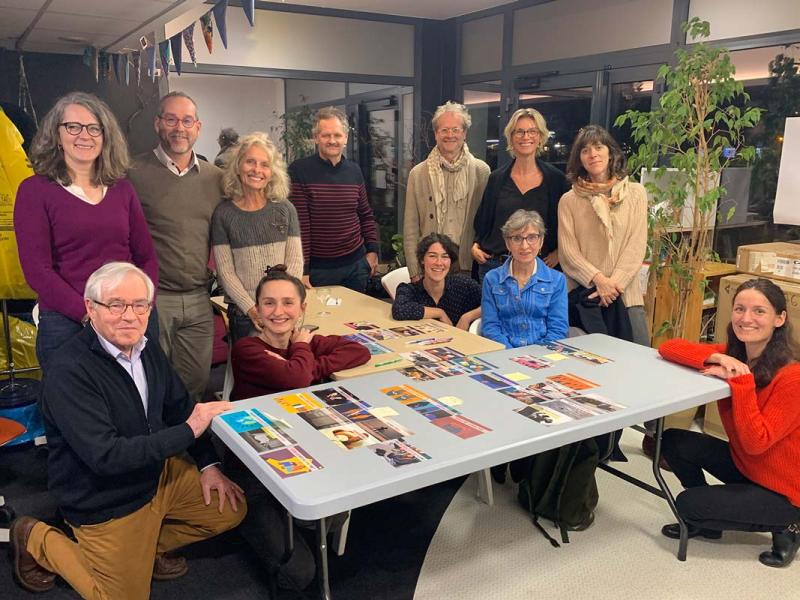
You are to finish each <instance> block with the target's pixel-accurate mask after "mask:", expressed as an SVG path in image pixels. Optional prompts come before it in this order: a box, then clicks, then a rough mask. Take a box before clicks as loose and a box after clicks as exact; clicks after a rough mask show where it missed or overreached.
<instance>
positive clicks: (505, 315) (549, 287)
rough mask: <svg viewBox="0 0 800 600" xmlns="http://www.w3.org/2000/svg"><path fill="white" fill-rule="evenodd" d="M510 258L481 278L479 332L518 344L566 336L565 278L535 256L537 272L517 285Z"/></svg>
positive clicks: (497, 340) (500, 340)
mask: <svg viewBox="0 0 800 600" xmlns="http://www.w3.org/2000/svg"><path fill="white" fill-rule="evenodd" d="M510 265H511V259H510V258H509V259H508V260H506V262H505V263H503V265H502V266H500V267H498V268H496V269H492V270H491V271H489V272H488V273H487V274H486V277H484V279H483V299H482V301H481V319H482V321H481V335H482V336H483V337H487V338H489V339H492V340H494V341H496V342H500V343H501V344H504V345H505V347H506V348H519V347H521V346H528V345H530V344H538V343H540V342H552V341H555V340H560V339H562V338H565V337H567V330H568V328H569V322H568V318H567V280H566V278H565V277H564V274H563V273H560V272H558V271H556V270H554V269H551V268H550V267H548V266H547V265H546V264H544V261H542V259H541V258H537V259H536V273H535V274H534V275H533V277H531V278H530V281H528V283H527V284H525V287H523V288H522V289H521V290H520V289H519V284H518V283H517V280H516V279H514V278H513V277H512V276H511V273H510V271H509V267H510Z"/></svg>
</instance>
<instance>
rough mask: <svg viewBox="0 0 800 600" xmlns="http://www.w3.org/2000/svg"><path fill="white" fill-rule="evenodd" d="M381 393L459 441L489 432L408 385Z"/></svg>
mask: <svg viewBox="0 0 800 600" xmlns="http://www.w3.org/2000/svg"><path fill="white" fill-rule="evenodd" d="M381 392H383V393H384V394H386V395H387V396H389V397H390V398H393V399H394V400H397V401H398V402H400V403H401V404H405V405H406V406H408V407H409V408H410V409H412V410H413V411H415V412H416V413H418V414H420V415H422V416H423V417H425V418H426V419H428V420H429V421H430V422H431V423H433V424H434V425H436V426H437V427H440V428H441V429H444V430H445V431H449V432H450V433H452V434H453V435H456V436H458V437H460V438H461V439H468V438H471V437H475V436H476V435H481V434H482V433H486V432H488V431H491V429H490V428H488V427H486V426H485V425H481V424H480V423H476V422H475V421H473V420H471V419H468V418H466V417H464V416H462V415H461V413H460V412H459V411H458V410H457V409H455V408H453V407H452V406H449V405H448V404H447V403H446V402H443V401H442V400H435V399H434V398H431V397H430V396H428V395H427V394H425V393H424V392H421V391H419V390H417V389H415V388H413V387H411V386H410V385H395V386H392V387H388V388H383V389H381Z"/></svg>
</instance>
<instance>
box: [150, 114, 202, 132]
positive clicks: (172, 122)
mask: <svg viewBox="0 0 800 600" xmlns="http://www.w3.org/2000/svg"><path fill="white" fill-rule="evenodd" d="M158 118H159V119H161V120H162V121H164V123H166V124H167V127H177V126H178V123H180V124H181V125H183V127H184V128H185V129H191V128H192V127H194V125H195V123H197V122H198V120H197V119H195V118H194V117H183V118H182V119H179V118H178V117H173V116H167V117H162V116H161V115H158Z"/></svg>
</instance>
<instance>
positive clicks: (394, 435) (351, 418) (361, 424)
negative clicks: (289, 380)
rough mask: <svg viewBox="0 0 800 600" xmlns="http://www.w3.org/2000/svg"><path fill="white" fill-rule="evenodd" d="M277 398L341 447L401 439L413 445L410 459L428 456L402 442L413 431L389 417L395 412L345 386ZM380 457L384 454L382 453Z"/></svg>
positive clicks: (362, 446) (374, 444) (397, 463)
mask: <svg viewBox="0 0 800 600" xmlns="http://www.w3.org/2000/svg"><path fill="white" fill-rule="evenodd" d="M276 401H277V402H278V404H279V405H280V406H281V407H283V408H284V409H285V410H286V411H287V412H293V413H296V414H297V415H298V416H299V417H300V418H301V419H303V420H304V421H305V422H306V423H308V424H309V425H311V426H312V427H313V428H314V429H316V430H317V431H319V432H320V433H321V434H322V435H324V436H325V437H326V438H328V439H329V440H330V441H332V442H333V443H334V444H336V446H338V447H339V448H342V449H343V450H354V449H357V448H364V447H370V448H372V447H373V446H378V445H381V444H387V443H390V442H400V443H401V446H400V447H402V448H406V446H407V447H408V448H411V449H413V452H412V454H413V455H414V456H415V457H416V460H414V461H413V462H419V461H420V460H428V459H429V458H430V457H429V456H428V455H427V454H424V453H422V452H420V451H419V450H417V449H415V448H413V446H409V445H408V444H406V443H405V442H404V440H403V438H405V437H408V436H410V435H412V433H411V432H410V431H409V430H407V429H406V428H404V427H403V426H402V425H400V424H399V423H397V422H396V421H393V420H391V419H390V418H389V417H392V416H395V415H397V412H396V411H395V410H394V409H393V408H391V407H388V406H383V407H373V406H370V404H368V403H367V402H364V401H362V400H361V399H360V398H358V396H356V395H355V394H353V392H351V391H350V390H348V389H347V388H345V387H336V388H324V389H321V390H314V391H313V392H311V393H310V394H309V393H308V392H300V393H298V394H289V395H287V396H281V397H279V398H277V400H276ZM383 457H384V458H386V456H385V455H384V456H383ZM386 460H387V462H388V463H389V464H391V465H393V466H396V467H398V466H403V465H405V464H411V463H409V462H407V461H400V460H398V461H392V460H390V459H388V458H386Z"/></svg>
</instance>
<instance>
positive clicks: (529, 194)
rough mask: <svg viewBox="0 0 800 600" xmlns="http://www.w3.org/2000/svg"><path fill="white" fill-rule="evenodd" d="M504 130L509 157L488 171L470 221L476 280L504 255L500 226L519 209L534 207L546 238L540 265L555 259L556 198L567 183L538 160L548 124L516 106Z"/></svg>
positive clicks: (534, 112)
mask: <svg viewBox="0 0 800 600" xmlns="http://www.w3.org/2000/svg"><path fill="white" fill-rule="evenodd" d="M503 133H504V134H505V137H506V141H507V143H508V146H507V150H508V152H509V154H511V156H512V157H513V158H514V160H512V161H511V163H509V164H507V165H505V166H503V167H500V168H499V169H496V170H495V171H492V173H491V175H489V181H488V183H487V184H486V190H485V191H484V193H483V200H481V204H480V206H479V207H478V211H477V212H476V213H475V219H474V221H473V226H474V228H475V243H474V244H472V257H473V258H474V259H475V261H476V262H477V263H478V278H479V280H480V281H483V277H484V275H486V273H488V272H489V271H491V270H492V269H496V268H497V267H499V266H501V265H502V264H503V263H504V262H505V261H506V259H507V258H508V256H509V254H508V249H507V248H506V241H505V239H504V238H503V234H502V233H501V232H500V228H501V227H502V226H503V224H504V223H505V222H506V221H507V220H508V218H509V217H510V216H511V215H512V214H514V213H515V212H516V211H518V210H520V209H523V210H529V211H530V210H533V211H536V212H537V213H539V215H540V216H541V217H542V219H543V220H544V224H545V228H546V230H547V239H546V240H545V243H544V245H543V246H542V248H541V256H542V260H543V261H544V263H545V265H547V266H548V267H550V268H553V267H555V266H556V265H557V264H558V262H559V260H558V249H557V246H558V201H559V199H560V198H561V195H562V194H563V193H564V192H566V191H567V190H568V189H569V186H568V185H567V180H566V179H565V177H564V174H563V173H562V172H561V171H559V170H558V169H557V168H556V167H554V166H553V165H551V164H549V163H546V162H544V161H542V160H539V159H538V158H537V155H538V154H539V153H541V152H542V150H544V147H545V145H546V144H547V140H548V138H549V137H550V132H549V131H548V129H547V123H546V122H545V120H544V117H543V116H542V114H541V113H540V112H539V111H537V110H535V109H533V108H520V109H519V110H518V111H516V112H515V113H514V114H513V115H511V119H509V121H508V124H507V125H506V127H505V129H504V130H503Z"/></svg>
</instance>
